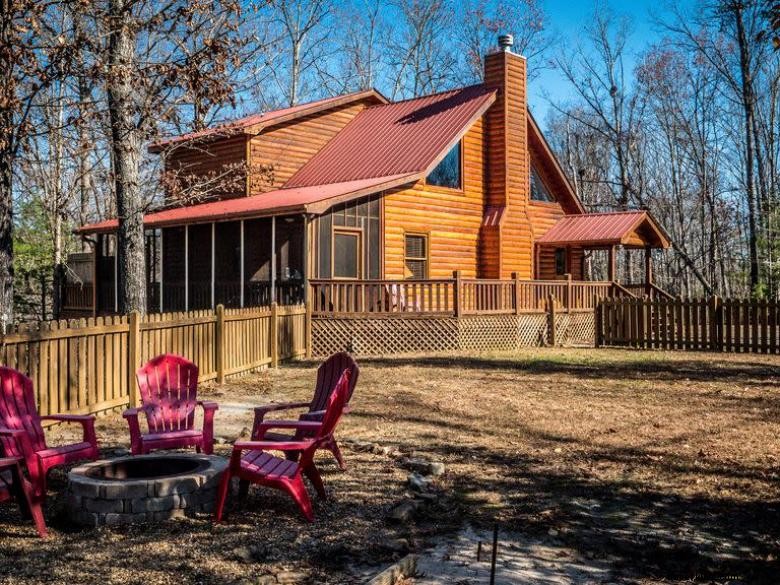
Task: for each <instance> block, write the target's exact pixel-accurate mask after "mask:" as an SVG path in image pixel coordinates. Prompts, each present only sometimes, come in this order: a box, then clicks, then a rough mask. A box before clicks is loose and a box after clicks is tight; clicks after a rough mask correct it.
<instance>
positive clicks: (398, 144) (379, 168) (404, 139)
mask: <svg viewBox="0 0 780 585" xmlns="http://www.w3.org/2000/svg"><path fill="white" fill-rule="evenodd" d="M495 94H496V90H495V89H491V88H488V87H485V86H484V85H474V86H470V87H464V88H461V89H456V90H452V91H446V92H443V93H439V94H434V95H430V96H425V97H421V98H415V99H411V100H406V101H402V102H396V103H390V104H384V105H379V106H372V107H369V108H366V109H365V110H363V111H362V112H360V113H359V114H358V115H357V116H355V118H354V119H353V120H352V121H351V122H349V123H348V124H347V125H346V126H345V127H344V129H343V130H342V131H341V132H339V133H338V134H337V135H336V136H335V137H334V138H333V139H332V140H330V141H329V142H328V143H327V144H326V145H325V147H324V148H323V149H322V150H321V151H320V152H318V153H317V154H316V155H314V157H312V159H311V160H310V161H309V162H308V163H306V164H305V165H304V166H303V167H302V168H301V169H300V170H299V171H298V172H297V173H295V175H293V176H292V177H291V178H290V180H289V181H287V183H286V184H285V186H286V187H288V186H289V187H304V186H308V185H322V184H326V183H340V182H344V181H354V180H359V179H369V178H373V177H382V176H388V175H397V174H405V173H425V172H426V171H428V170H429V169H430V168H431V167H432V166H433V165H434V164H435V163H437V162H439V160H441V158H443V157H444V156H445V155H446V154H447V152H448V150H449V148H451V147H452V146H454V145H455V143H457V141H458V140H460V138H461V136H463V134H464V133H465V132H466V130H468V128H469V127H470V126H471V124H472V123H473V122H474V121H476V119H477V118H479V116H481V115H482V113H483V112H484V111H485V110H486V109H487V108H488V106H490V104H492V103H493V101H495Z"/></svg>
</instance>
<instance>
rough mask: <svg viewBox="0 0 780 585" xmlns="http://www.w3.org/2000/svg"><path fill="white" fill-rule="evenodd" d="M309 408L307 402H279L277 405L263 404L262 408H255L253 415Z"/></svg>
mask: <svg viewBox="0 0 780 585" xmlns="http://www.w3.org/2000/svg"><path fill="white" fill-rule="evenodd" d="M307 406H309V403H308V402H280V403H278V404H264V405H262V406H255V413H258V412H262V413H264V414H266V413H269V412H276V411H277V410H292V409H293V408H306V407H307Z"/></svg>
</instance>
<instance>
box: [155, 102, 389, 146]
mask: <svg viewBox="0 0 780 585" xmlns="http://www.w3.org/2000/svg"><path fill="white" fill-rule="evenodd" d="M365 98H374V99H376V101H378V102H382V103H386V102H387V99H385V98H384V97H383V96H382V94H380V93H379V92H378V91H376V90H374V89H369V90H365V91H358V92H353V93H347V94H344V95H338V96H335V97H330V98H325V99H321V100H316V101H313V102H308V103H305V104H299V105H297V106H292V107H289V108H281V109H279V110H272V111H269V112H261V113H259V114H251V115H249V116H244V117H243V118H238V119H237V120H231V121H229V122H225V123H223V124H217V125H215V126H212V127H210V128H205V129H204V130H200V131H198V132H190V133H188V134H182V135H181V136H173V137H170V138H166V139H164V140H160V141H158V142H155V143H153V144H152V145H151V146H149V152H159V151H160V150H162V149H163V148H164V147H166V146H170V145H172V144H177V143H180V142H187V141H190V140H197V139H203V138H208V137H211V136H217V135H219V136H221V137H223V136H230V135H232V134H236V133H239V132H241V131H243V130H244V129H246V128H250V127H253V126H256V125H258V124H261V125H262V126H263V127H265V126H269V125H271V124H276V123H279V122H283V121H286V120H289V119H294V118H297V117H300V116H306V115H308V114H312V113H315V112H320V111H322V110H325V109H328V108H332V107H335V106H337V105H342V104H346V103H350V102H353V101H358V100H361V99H365Z"/></svg>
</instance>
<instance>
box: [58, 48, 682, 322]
mask: <svg viewBox="0 0 780 585" xmlns="http://www.w3.org/2000/svg"><path fill="white" fill-rule="evenodd" d="M507 37H508V35H504V36H502V37H501V41H500V44H499V48H498V50H497V51H496V52H493V53H491V54H489V55H487V56H486V57H485V60H484V80H483V82H482V83H480V84H477V85H473V86H469V87H463V88H459V89H454V90H450V91H445V92H441V93H437V94H434V95H427V96H423V97H419V98H414V99H408V100H403V101H397V102H391V101H389V100H387V99H386V98H385V97H383V96H382V95H381V94H380V93H379V92H377V91H375V90H368V91H360V92H355V93H350V94H347V95H341V96H337V97H331V98H327V99H322V100H318V101H315V102H311V103H306V104H301V105H296V106H293V107H289V108H284V109H280V110H276V111H270V112H265V113H261V114H256V115H251V116H247V117H244V118H241V119H238V120H234V121H232V122H229V123H224V124H220V125H217V126H214V127H211V128H208V129H205V130H203V131H199V132H193V133H190V134H186V135H182V136H177V137H173V138H169V139H166V140H163V141H160V142H157V143H155V144H152V145H151V146H150V149H149V150H150V151H151V152H153V153H159V154H160V155H161V156H163V157H164V168H165V175H166V177H167V178H166V180H165V181H164V183H165V189H166V193H167V194H166V201H165V205H164V206H163V207H162V208H160V209H158V210H156V211H153V212H150V213H148V214H147V215H146V216H145V218H144V224H145V227H146V230H147V273H148V308H149V310H150V311H179V310H194V309H203V308H210V307H214V306H215V305H217V304H223V305H225V306H227V307H240V306H250V305H257V304H266V303H269V302H272V301H277V302H297V301H301V300H302V299H303V297H304V295H305V294H306V293H305V291H306V290H307V289H308V287H307V286H306V284H307V283H309V282H311V283H315V284H317V283H319V284H322V283H324V282H355V281H357V282H368V281H370V282H384V283H390V282H398V281H406V280H412V281H433V280H437V279H450V278H452V277H453V273H454V272H457V274H459V275H461V276H462V277H464V278H478V279H492V280H499V279H509V278H515V279H523V280H540V281H555V280H557V279H569V280H570V281H571V280H574V281H581V280H582V279H583V278H584V272H583V257H584V254H585V251H586V250H592V249H606V250H609V258H610V261H609V276H608V280H609V281H615V280H616V271H615V262H616V250H617V249H618V247H625V248H639V249H644V250H645V257H646V263H645V265H646V278H645V281H646V282H645V283H644V284H643V285H642V288H641V289H640V292H648V291H650V288H649V287H651V286H652V284H651V282H652V269H651V256H650V250H651V249H653V248H666V247H668V246H669V238H668V237H667V235H666V233H665V232H664V230H663V229H662V228H661V226H660V225H659V224H658V222H657V221H656V220H655V219H654V218H653V217H652V215H651V214H650V213H649V212H647V211H643V210H637V211H624V212H614V213H588V212H587V211H586V210H585V208H584V206H583V204H582V202H581V201H580V200H579V198H578V197H577V194H576V193H575V191H574V189H573V188H572V185H571V184H570V182H569V180H568V179H567V177H566V175H565V174H564V172H563V170H562V167H561V165H560V164H559V162H558V161H557V160H556V157H555V155H554V154H553V152H552V150H551V148H550V146H549V145H548V143H547V141H546V140H545V138H544V136H543V134H542V132H541V130H540V128H539V125H538V124H537V123H536V121H535V120H534V118H533V116H532V115H531V113H530V112H529V109H528V104H527V91H526V89H527V80H526V59H525V58H524V57H522V56H520V55H517V54H515V53H513V52H512V51H511V40H508V39H507ZM226 177H227V178H228V179H229V180H223V179H224V178H226ZM199 184H200V185H212V186H213V185H218V186H217V187H214V188H210V189H208V190H207V189H204V190H203V191H204V193H203V194H202V195H201V196H200V199H199V200H196V201H191V200H187V199H186V198H184V199H183V198H182V196H181V193H185V192H187V189H188V188H189V187H190V186H192V185H199ZM182 201H186V203H182ZM116 228H117V221H116V220H106V221H102V222H99V223H93V224H90V225H85V226H82V227H81V228H79V229H78V230H77V232H78V233H79V234H81V235H83V236H87V237H89V238H90V239H91V240H92V241H94V242H95V247H94V285H93V286H94V291H93V294H92V295H91V305H92V306H91V307H90V309H91V311H92V312H93V314H101V313H107V312H111V311H112V310H115V309H116V306H117V305H116V285H115V274H116V271H115V255H114V254H113V252H112V250H113V244H112V239H113V235H112V234H113V233H114V232H115V230H116ZM71 304H72V303H71ZM65 305H66V306H67V305H68V302H67V301H66V302H65Z"/></svg>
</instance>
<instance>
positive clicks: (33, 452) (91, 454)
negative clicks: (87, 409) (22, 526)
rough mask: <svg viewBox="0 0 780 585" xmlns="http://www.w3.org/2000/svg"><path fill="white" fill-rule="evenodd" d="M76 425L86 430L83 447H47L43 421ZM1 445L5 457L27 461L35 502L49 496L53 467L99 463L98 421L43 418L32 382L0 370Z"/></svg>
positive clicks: (56, 416)
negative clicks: (48, 478) (90, 461)
mask: <svg viewBox="0 0 780 585" xmlns="http://www.w3.org/2000/svg"><path fill="white" fill-rule="evenodd" d="M44 420H56V421H60V422H77V423H79V424H81V426H82V427H83V429H84V436H83V440H82V441H81V443H75V444H73V445H63V446H61V447H48V446H47V445H46V439H45V437H44V434H43V427H42V426H41V421H44ZM0 443H2V447H3V452H4V453H5V456H6V457H18V458H21V459H23V460H24V462H25V464H26V466H27V473H28V474H29V476H30V482H31V483H32V489H33V494H34V496H35V497H36V498H43V497H45V496H46V474H47V473H48V471H49V470H50V469H51V468H52V467H57V466H60V465H67V464H68V463H72V462H74V461H78V460H80V459H97V458H98V444H97V438H96V437H95V417H94V416H91V415H75V414H51V415H47V416H40V415H39V414H38V410H37V409H36V408H35V397H34V396H33V384H32V380H30V378H28V377H27V376H25V375H24V374H22V373H21V372H17V371H16V370H14V369H11V368H6V367H2V366H0Z"/></svg>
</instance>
